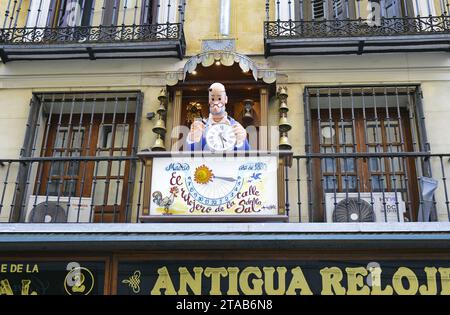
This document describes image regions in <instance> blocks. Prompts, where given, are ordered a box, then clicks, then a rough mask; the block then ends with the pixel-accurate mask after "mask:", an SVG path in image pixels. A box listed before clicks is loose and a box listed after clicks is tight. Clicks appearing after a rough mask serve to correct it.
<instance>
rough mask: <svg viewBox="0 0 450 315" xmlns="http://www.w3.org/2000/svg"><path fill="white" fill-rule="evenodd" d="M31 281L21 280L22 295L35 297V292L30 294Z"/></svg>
mask: <svg viewBox="0 0 450 315" xmlns="http://www.w3.org/2000/svg"><path fill="white" fill-rule="evenodd" d="M30 284H31V280H22V295H37V292H36V291H33V292H31V293H30Z"/></svg>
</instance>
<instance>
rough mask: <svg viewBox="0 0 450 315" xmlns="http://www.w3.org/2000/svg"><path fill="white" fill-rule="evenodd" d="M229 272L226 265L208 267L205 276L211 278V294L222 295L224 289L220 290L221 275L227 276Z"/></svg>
mask: <svg viewBox="0 0 450 315" xmlns="http://www.w3.org/2000/svg"><path fill="white" fill-rule="evenodd" d="M227 274H228V272H227V270H226V269H225V267H220V268H210V267H207V268H206V269H205V273H204V275H205V277H208V278H211V290H210V291H209V294H210V295H222V291H221V290H220V277H226V276H227Z"/></svg>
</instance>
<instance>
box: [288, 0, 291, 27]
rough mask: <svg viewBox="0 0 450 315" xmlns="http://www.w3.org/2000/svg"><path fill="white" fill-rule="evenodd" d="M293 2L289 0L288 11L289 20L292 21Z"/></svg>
mask: <svg viewBox="0 0 450 315" xmlns="http://www.w3.org/2000/svg"><path fill="white" fill-rule="evenodd" d="M291 4H292V2H291V0H289V1H288V6H289V8H288V12H289V22H290V21H292V12H291V9H292V8H291Z"/></svg>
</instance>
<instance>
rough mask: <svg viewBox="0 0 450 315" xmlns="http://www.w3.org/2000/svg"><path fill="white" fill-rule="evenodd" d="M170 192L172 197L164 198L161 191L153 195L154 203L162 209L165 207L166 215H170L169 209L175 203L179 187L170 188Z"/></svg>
mask: <svg viewBox="0 0 450 315" xmlns="http://www.w3.org/2000/svg"><path fill="white" fill-rule="evenodd" d="M169 192H170V196H168V197H164V198H163V197H162V194H161V192H160V191H155V192H154V193H153V194H152V197H153V202H154V203H156V204H157V205H158V206H160V207H164V212H165V213H164V214H165V215H169V214H170V213H169V208H170V206H171V205H172V204H173V201H174V199H175V197H176V196H177V194H178V187H176V186H174V187H172V188H170V190H169Z"/></svg>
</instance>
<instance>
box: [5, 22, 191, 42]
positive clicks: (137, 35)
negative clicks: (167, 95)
mask: <svg viewBox="0 0 450 315" xmlns="http://www.w3.org/2000/svg"><path fill="white" fill-rule="evenodd" d="M166 40H184V35H183V26H182V24H181V23H164V24H151V25H121V26H78V27H57V28H49V27H23V28H12V29H4V30H2V34H1V35H0V43H1V42H2V41H3V43H4V44H64V43H66V44H67V43H111V42H148V41H166Z"/></svg>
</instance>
